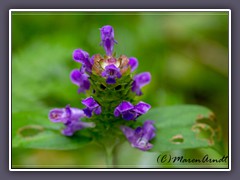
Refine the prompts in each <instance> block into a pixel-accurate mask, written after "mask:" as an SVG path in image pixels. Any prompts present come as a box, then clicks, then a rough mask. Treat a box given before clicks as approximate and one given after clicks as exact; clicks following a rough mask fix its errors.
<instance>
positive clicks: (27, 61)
mask: <svg viewBox="0 0 240 180" xmlns="http://www.w3.org/2000/svg"><path fill="white" fill-rule="evenodd" d="M103 25H111V26H113V27H114V29H115V39H116V40H117V41H118V44H117V45H116V46H115V52H116V53H117V55H121V54H125V55H127V56H128V57H136V58H138V60H139V67H138V69H137V70H136V73H140V72H143V71H149V72H151V74H152V81H151V83H150V84H149V85H148V86H146V87H144V88H143V93H144V95H143V96H141V97H140V99H141V100H143V101H145V102H147V103H149V104H151V105H152V107H159V106H169V105H176V104H198V105H203V106H206V107H208V108H210V109H211V110H212V111H214V112H215V114H216V116H217V120H218V121H219V123H220V124H221V126H222V130H223V132H222V137H223V142H224V147H225V154H227V153H228V98H229V90H228V82H229V80H228V78H229V75H228V63H229V61H228V51H229V49H228V13H227V12H134V13H133V12H12V114H14V113H17V112H21V111H22V112H26V111H30V110H36V111H39V113H41V112H43V111H46V110H47V111H48V110H50V109H51V108H53V107H64V106H65V105H66V104H71V106H75V107H79V108H82V107H83V106H82V104H81V103H80V100H81V99H82V98H83V97H85V95H84V94H77V86H75V85H74V84H72V83H71V82H70V79H69V73H70V71H71V70H72V69H74V68H78V67H79V64H77V63H75V62H74V61H73V60H72V52H73V50H74V49H77V48H82V49H84V50H86V51H87V52H89V54H90V55H93V54H96V53H100V54H104V50H103V48H102V47H101V46H100V45H99V44H100V32H99V28H100V27H102V26H103ZM33 118H34V117H33ZM20 120H21V119H12V126H14V125H15V124H16V123H17V121H20ZM45 120H46V121H48V118H47V114H46V119H45ZM171 153H172V154H175V155H185V156H187V157H196V156H202V155H204V154H206V153H207V154H209V155H210V156H211V157H221V155H219V154H217V153H216V152H214V151H213V150H211V149H206V148H205V149H191V150H181V151H176V152H171ZM157 156H158V154H156V153H143V152H141V151H139V150H136V149H133V148H131V147H130V146H129V144H128V143H126V144H124V145H123V146H122V147H121V148H120V149H119V158H118V164H120V165H123V166H124V167H151V165H156V164H157V162H156V158H157ZM104 164H105V158H104V153H103V152H102V151H101V150H100V149H99V147H97V146H95V145H89V146H87V147H84V148H82V149H79V150H74V151H53V150H51V151H50V150H31V149H15V148H14V149H13V151H12V165H13V167H18V168H19V167H31V168H34V167H68V168H69V167H91V165H96V166H97V167H105V166H104ZM175 166H176V165H174V164H173V165H171V167H173V168H174V167H175ZM192 166H193V165H192V164H191V166H189V167H192ZM159 167H164V165H159ZM196 167H199V166H197V165H196ZM209 167H214V166H211V165H209Z"/></svg>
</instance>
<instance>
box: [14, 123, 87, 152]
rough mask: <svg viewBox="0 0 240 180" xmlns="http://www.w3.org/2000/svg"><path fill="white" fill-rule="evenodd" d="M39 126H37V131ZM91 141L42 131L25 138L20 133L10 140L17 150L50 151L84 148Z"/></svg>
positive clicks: (82, 137)
mask: <svg viewBox="0 0 240 180" xmlns="http://www.w3.org/2000/svg"><path fill="white" fill-rule="evenodd" d="M36 127H37V126H36ZM36 127H34V126H26V127H24V128H23V129H24V130H25V131H26V130H28V128H29V129H31V128H36ZM40 129H41V126H39V130H40ZM90 141H91V139H90V138H87V137H84V136H79V135H78V136H73V137H66V136H64V135H62V134H61V133H60V132H59V131H54V130H49V129H42V130H40V131H39V132H38V133H36V134H34V135H31V136H26V135H23V134H22V133H21V132H20V133H19V134H17V135H16V136H15V137H14V138H13V140H12V147H13V148H14V147H18V148H33V149H51V150H71V149H78V148H80V147H82V146H85V145H86V144H88V143H89V142H90Z"/></svg>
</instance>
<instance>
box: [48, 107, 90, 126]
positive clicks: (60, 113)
mask: <svg viewBox="0 0 240 180" xmlns="http://www.w3.org/2000/svg"><path fill="white" fill-rule="evenodd" d="M84 116H85V114H84V112H83V111H82V110H81V109H78V108H70V106H66V107H65V108H61V109H60V108H54V109H52V110H51V111H50V112H49V115H48V117H49V119H50V120H51V121H52V122H62V123H67V122H68V121H71V120H72V119H80V118H82V117H84Z"/></svg>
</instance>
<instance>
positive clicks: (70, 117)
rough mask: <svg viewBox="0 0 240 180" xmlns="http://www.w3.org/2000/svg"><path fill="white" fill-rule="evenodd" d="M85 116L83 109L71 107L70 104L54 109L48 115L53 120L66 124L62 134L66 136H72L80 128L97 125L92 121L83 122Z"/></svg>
mask: <svg viewBox="0 0 240 180" xmlns="http://www.w3.org/2000/svg"><path fill="white" fill-rule="evenodd" d="M83 117H86V115H85V114H84V112H83V110H81V109H78V108H71V107H70V106H66V107H65V108H55V109H52V110H51V111H50V112H49V115H48V118H49V119H50V120H51V121H52V122H55V123H58V122H61V123H63V124H64V125H65V129H63V130H62V134H64V135H66V136H72V135H73V134H74V132H76V131H78V130H81V129H84V128H89V127H94V126H95V124H94V123H91V122H90V123H87V122H82V121H81V118H83Z"/></svg>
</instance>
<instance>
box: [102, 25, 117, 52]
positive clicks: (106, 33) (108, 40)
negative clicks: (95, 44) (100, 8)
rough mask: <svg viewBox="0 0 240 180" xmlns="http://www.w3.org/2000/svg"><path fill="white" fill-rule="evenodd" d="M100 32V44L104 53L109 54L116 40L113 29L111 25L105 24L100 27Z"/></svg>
mask: <svg viewBox="0 0 240 180" xmlns="http://www.w3.org/2000/svg"><path fill="white" fill-rule="evenodd" d="M100 32H101V39H102V42H101V43H100V45H101V46H103V47H104V49H105V51H106V54H107V55H108V56H111V55H112V53H113V47H114V44H115V43H117V41H116V40H115V39H114V30H113V28H112V26H109V25H106V26H103V27H102V28H100Z"/></svg>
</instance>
